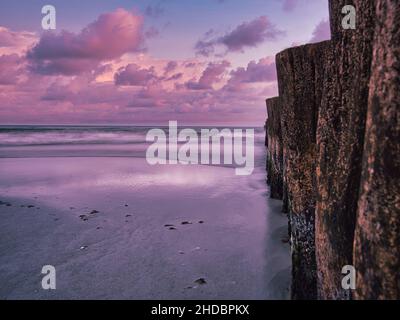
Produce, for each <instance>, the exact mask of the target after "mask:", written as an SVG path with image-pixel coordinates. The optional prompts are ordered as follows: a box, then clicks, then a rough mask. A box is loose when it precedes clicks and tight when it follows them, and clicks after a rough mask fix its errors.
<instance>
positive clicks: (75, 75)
mask: <svg viewBox="0 0 400 320" xmlns="http://www.w3.org/2000/svg"><path fill="white" fill-rule="evenodd" d="M44 5H52V6H54V8H55V9H56V29H55V30H43V28H42V18H43V17H44V16H45V14H42V12H41V11H42V7H43V6H44ZM328 16H329V10H328V0H246V1H243V0H113V1H111V0H97V1H92V0H85V1H82V0H79V1H78V0H69V1H63V0H47V1H40V0H11V1H9V0H2V1H1V4H0V124H93V125H94V124H128V125H158V124H160V125H166V124H167V123H168V121H178V123H179V124H181V125H190V124H193V125H201V124H204V125H243V126H246V125H255V126H262V125H263V123H264V122H265V118H266V108H265V99H266V98H269V97H273V96H276V95H277V92H278V90H277V80H276V67H275V55H276V53H278V52H279V51H281V50H284V49H286V48H289V47H293V46H297V45H302V44H306V43H312V42H319V41H323V40H327V39H329V38H330V30H329V23H328Z"/></svg>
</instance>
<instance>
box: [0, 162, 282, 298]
mask: <svg viewBox="0 0 400 320" xmlns="http://www.w3.org/2000/svg"><path fill="white" fill-rule="evenodd" d="M0 177H1V178H0V201H2V202H1V203H0V283H1V286H0V298H1V299H286V298H288V296H289V291H288V287H289V282H290V257H289V245H288V244H287V243H285V238H286V236H287V219H286V216H285V215H284V214H282V213H281V212H280V206H281V202H280V201H274V200H270V199H269V198H268V193H267V188H266V185H265V171H264V168H263V167H258V168H256V170H255V172H254V173H253V175H251V176H244V177H239V176H236V175H235V174H234V169H233V168H226V167H215V166H201V165H198V166H182V165H181V166H171V165H169V166H149V165H147V163H146V162H145V159H143V158H126V157H107V158H106V157H104V158H101V157H85V158H81V157H79V158H74V157H64V158H62V157H56V158H8V159H7V158H2V159H0ZM44 265H53V266H54V267H55V268H56V285H57V288H56V290H43V289H42V287H41V280H42V277H43V276H44V275H42V274H41V270H42V266H44Z"/></svg>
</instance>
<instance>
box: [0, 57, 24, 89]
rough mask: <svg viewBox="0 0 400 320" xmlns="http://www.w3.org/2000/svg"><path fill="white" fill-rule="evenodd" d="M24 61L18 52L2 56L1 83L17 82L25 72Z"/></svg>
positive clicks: (0, 60)
mask: <svg viewBox="0 0 400 320" xmlns="http://www.w3.org/2000/svg"><path fill="white" fill-rule="evenodd" d="M23 63H24V61H23V59H22V58H21V57H20V56H18V55H17V54H10V55H2V56H0V85H12V84H16V83H17V82H18V77H19V76H20V75H21V74H22V73H23V69H22V64H23Z"/></svg>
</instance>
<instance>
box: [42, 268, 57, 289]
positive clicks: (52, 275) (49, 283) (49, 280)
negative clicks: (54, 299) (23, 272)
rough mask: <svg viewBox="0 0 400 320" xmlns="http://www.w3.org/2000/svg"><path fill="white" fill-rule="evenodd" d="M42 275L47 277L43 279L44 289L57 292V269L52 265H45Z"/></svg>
mask: <svg viewBox="0 0 400 320" xmlns="http://www.w3.org/2000/svg"><path fill="white" fill-rule="evenodd" d="M42 274H44V275H45V276H44V277H43V278H42V289H43V290H55V289H56V268H55V267H54V266H52V265H45V266H43V267H42Z"/></svg>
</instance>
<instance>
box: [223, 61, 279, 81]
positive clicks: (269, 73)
mask: <svg viewBox="0 0 400 320" xmlns="http://www.w3.org/2000/svg"><path fill="white" fill-rule="evenodd" d="M276 79H277V75H276V65H275V61H274V59H273V58H271V57H267V58H262V59H260V60H259V61H258V62H256V61H250V62H249V64H248V65H247V67H246V68H238V69H236V70H234V71H232V72H231V79H230V81H231V82H240V83H255V82H272V81H276Z"/></svg>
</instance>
